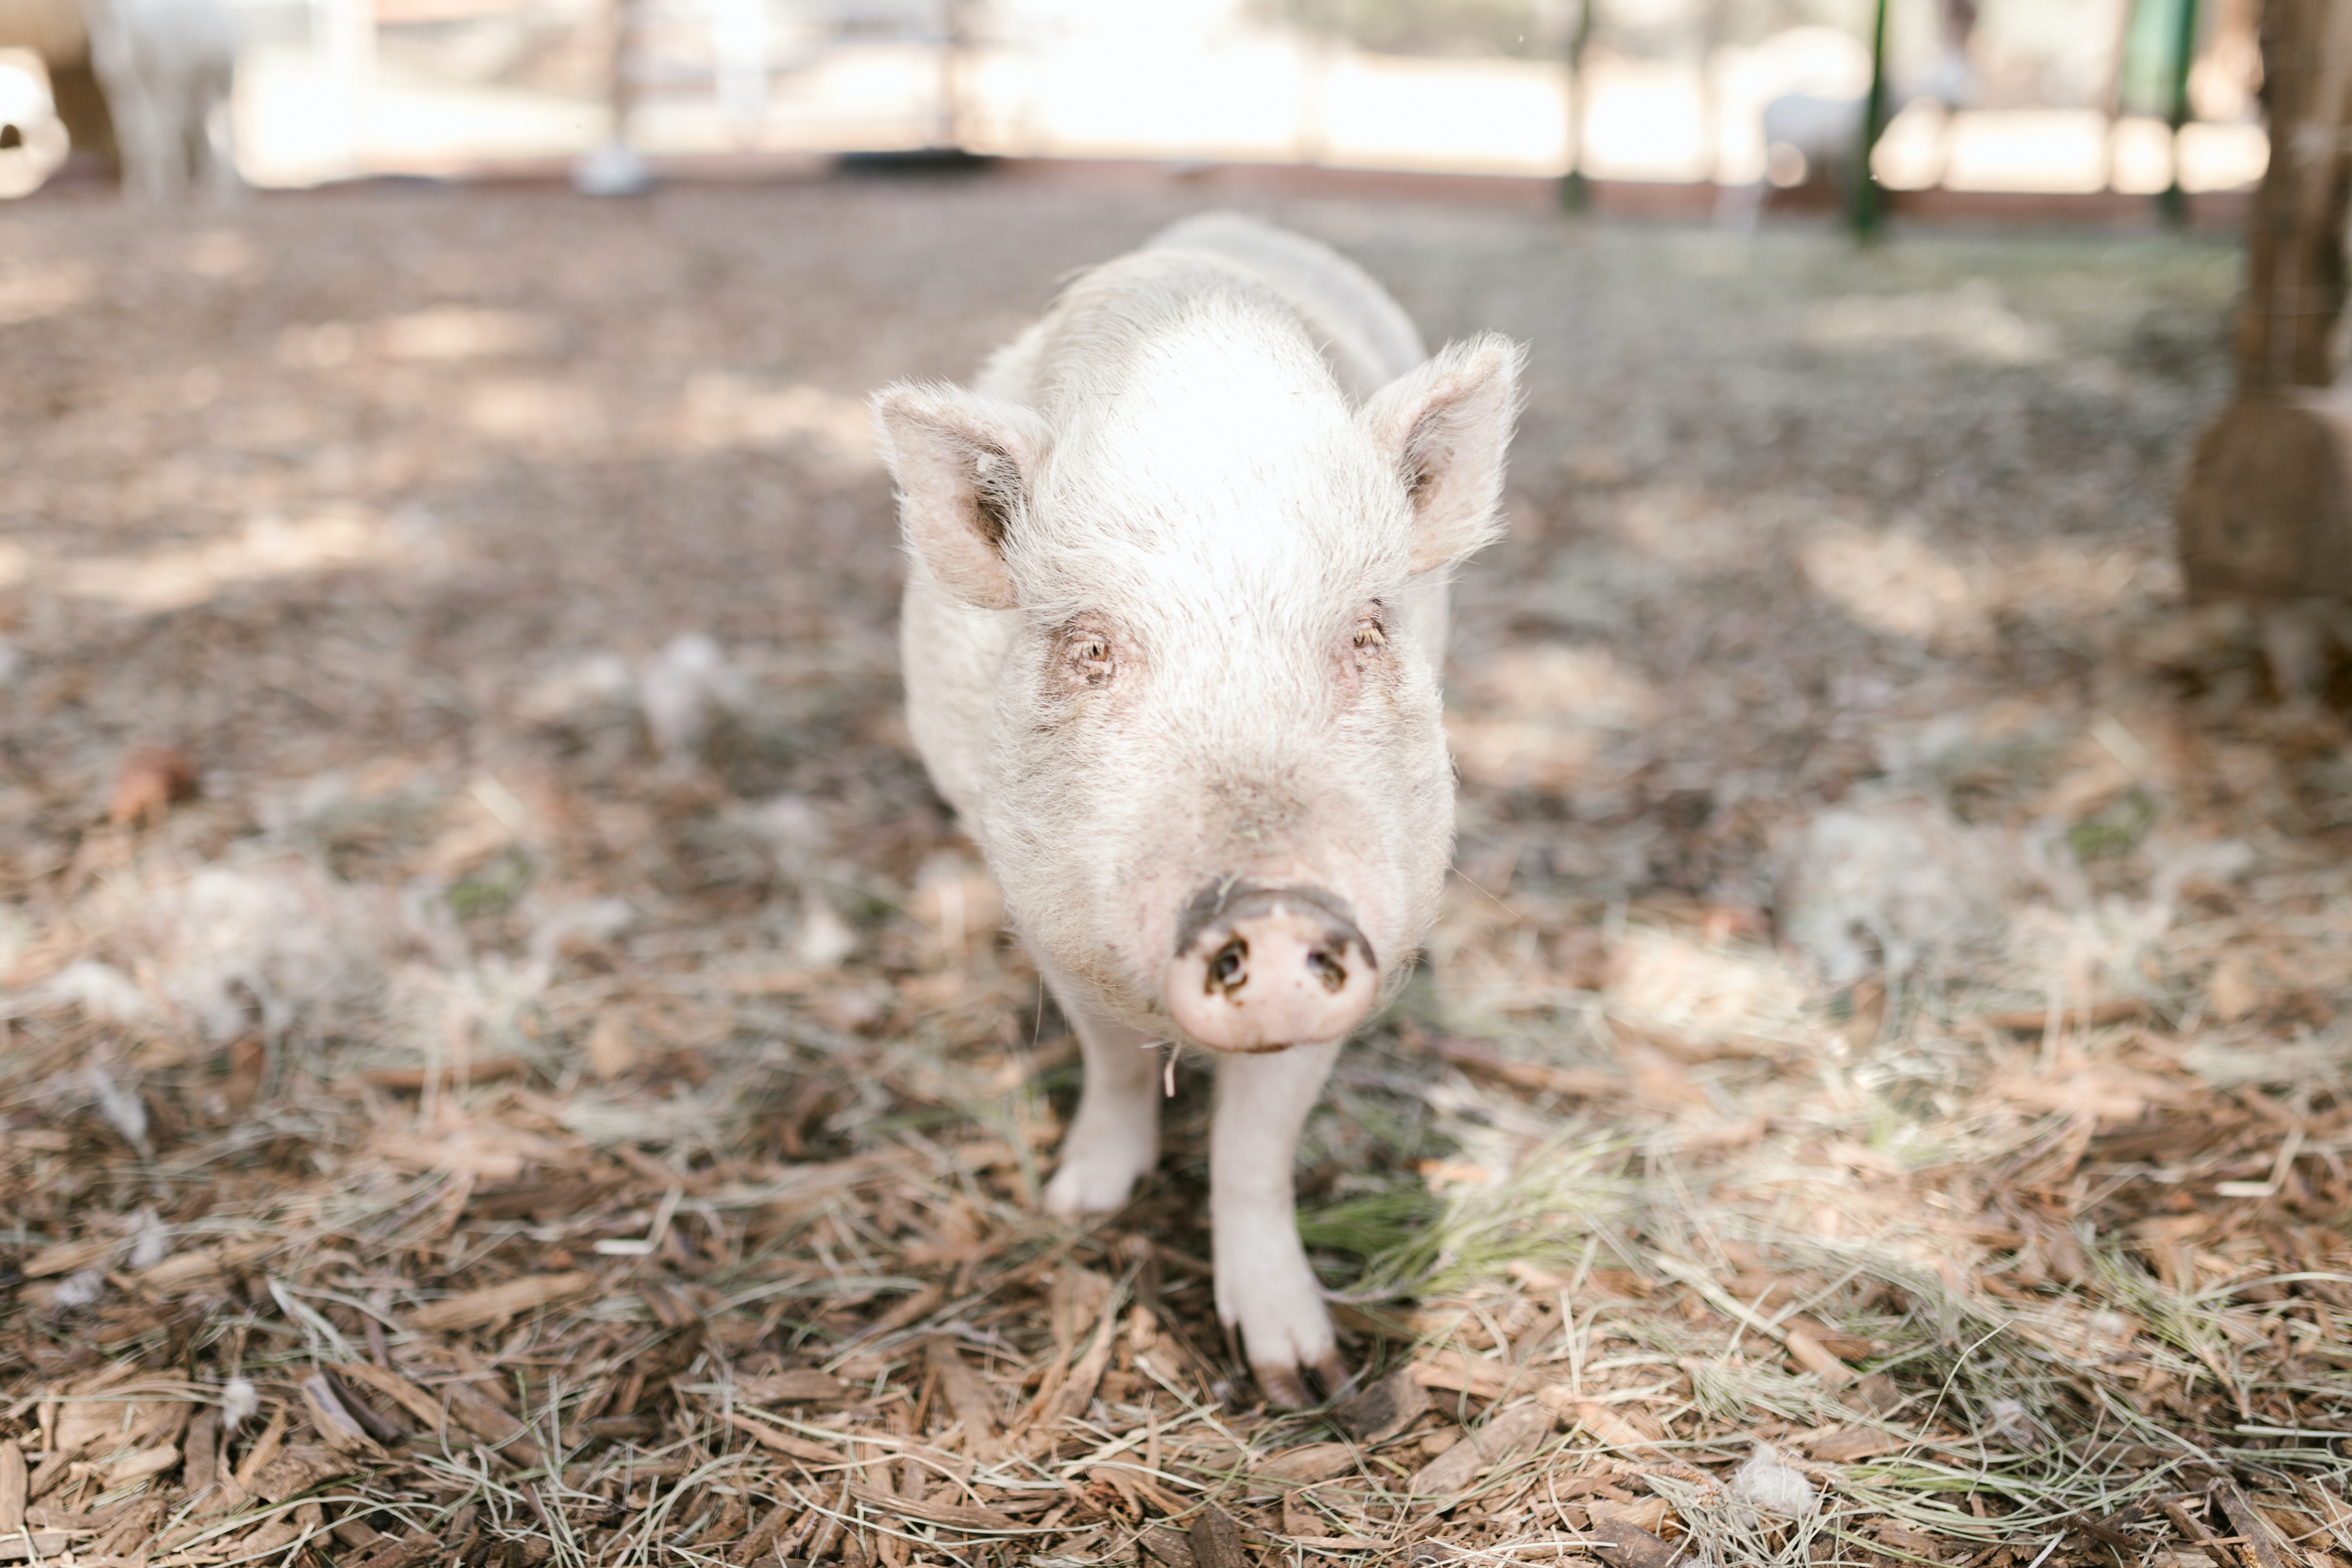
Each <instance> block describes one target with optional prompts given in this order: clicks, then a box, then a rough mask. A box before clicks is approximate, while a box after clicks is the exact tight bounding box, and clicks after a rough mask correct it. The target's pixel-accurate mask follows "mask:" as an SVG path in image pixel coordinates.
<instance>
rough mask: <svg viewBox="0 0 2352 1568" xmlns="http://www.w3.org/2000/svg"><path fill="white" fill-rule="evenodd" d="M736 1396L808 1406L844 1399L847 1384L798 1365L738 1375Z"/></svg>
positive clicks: (756, 1402) (761, 1402)
mask: <svg viewBox="0 0 2352 1568" xmlns="http://www.w3.org/2000/svg"><path fill="white" fill-rule="evenodd" d="M735 1397H736V1398H738V1399H742V1400H748V1401H750V1402H751V1404H754V1405H807V1404H812V1403H815V1402H818V1401H824V1400H835V1399H847V1398H848V1397H850V1387H849V1385H848V1384H845V1383H844V1382H842V1381H841V1379H839V1378H837V1377H835V1376H834V1375H833V1373H829V1372H819V1371H817V1370H816V1369H815V1368H814V1367H800V1368H796V1369H794V1370H793V1371H791V1372H772V1373H766V1374H764V1375H762V1376H759V1377H739V1378H737V1379H736V1380H735ZM958 1414H959V1415H961V1411H959V1412H958Z"/></svg>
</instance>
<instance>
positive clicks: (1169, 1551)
mask: <svg viewBox="0 0 2352 1568" xmlns="http://www.w3.org/2000/svg"><path fill="white" fill-rule="evenodd" d="M1135 1543H1136V1545H1138V1546H1139V1547H1141V1548H1142V1549H1143V1554H1144V1555H1145V1556H1146V1557H1149V1558H1150V1559H1151V1560H1152V1561H1153V1562H1154V1563H1159V1564H1160V1568H1200V1565H1199V1563H1197V1562H1196V1561H1195V1560H1194V1558H1193V1556H1192V1542H1189V1541H1186V1540H1185V1539H1184V1538H1183V1537H1182V1536H1181V1535H1179V1534H1177V1533H1176V1531H1172V1530H1171V1529H1169V1528H1168V1527H1167V1526H1166V1525H1164V1524H1155V1525H1153V1526H1152V1527H1151V1528H1150V1530H1147V1531H1144V1532H1143V1533H1142V1534H1141V1535H1139V1536H1138V1537H1136V1541H1135Z"/></svg>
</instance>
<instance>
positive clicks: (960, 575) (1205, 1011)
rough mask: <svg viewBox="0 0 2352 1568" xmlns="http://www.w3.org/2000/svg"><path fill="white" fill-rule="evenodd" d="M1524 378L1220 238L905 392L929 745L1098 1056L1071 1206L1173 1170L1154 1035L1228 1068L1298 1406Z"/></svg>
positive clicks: (902, 457) (1250, 228)
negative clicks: (1332, 1106)
mask: <svg viewBox="0 0 2352 1568" xmlns="http://www.w3.org/2000/svg"><path fill="white" fill-rule="evenodd" d="M1520 361H1521V353H1520V350H1519V349H1518V347H1517V345H1516V344H1514V343H1512V342H1509V341H1508V340H1507V339H1505V338H1502V337H1499V336H1496V335H1493V334H1486V335H1481V336H1479V337H1476V338H1474V339H1471V340H1470V341H1468V342H1461V343H1456V344H1454V345H1453V346H1451V347H1449V348H1447V349H1445V350H1444V352H1442V353H1439V354H1437V355H1436V356H1435V357H1434V358H1431V359H1426V360H1424V358H1423V351H1422V348H1421V342H1420V339H1419V337H1418V335H1417V334H1416V333H1415V332H1414V331H1413V328H1412V322H1411V321H1409V320H1408V319H1407V318H1406V317H1405V314H1404V312H1403V311H1402V310H1400V309H1399V308H1398V307H1397V305H1396V303H1395V302H1394V301H1393V300H1391V299H1390V298H1389V297H1388V296H1387V294H1385V293H1384V292H1382V291H1381V288H1380V286H1379V285H1378V284H1376V283H1374V282H1373V281H1372V280H1371V279H1370V278H1369V277H1367V276H1366V275H1365V274H1364V273H1363V272H1361V271H1360V270H1359V269H1358V268H1356V267H1354V266H1353V265H1351V264H1350V263H1349V262H1347V261H1345V260H1343V259H1341V258H1339V257H1338V256H1336V255H1334V254H1333V253H1332V252H1330V251H1328V250H1327V249H1325V248H1324V247H1321V246H1318V245H1316V244H1313V243H1312V242H1310V241H1307V240H1305V239H1301V238H1299V237H1297V236H1295V235H1291V234H1287V233H1285V232H1283V231H1281V230H1279V229H1275V228H1271V227H1268V226H1264V225H1262V224H1257V223H1254V222H1251V221H1250V220H1248V219H1245V218H1241V217H1235V216H1207V217H1201V218H1195V219H1192V220H1191V221H1188V222H1185V223H1181V224H1178V225H1177V226H1175V227H1173V228H1171V229H1169V230H1168V231H1167V232H1165V233H1163V234H1161V235H1160V236H1159V237H1157V238H1156V239H1154V240H1152V241H1151V242H1150V244H1149V245H1148V246H1146V247H1144V248H1143V249H1141V250H1139V251H1137V252H1134V253H1133V254H1131V255H1129V256H1126V257H1123V258H1119V259H1118V260H1116V261H1112V262H1109V263H1108V264H1106V265H1104V266H1102V267H1098V268H1095V269H1093V270H1092V271H1090V272H1088V273H1087V274H1085V275H1084V276H1083V277H1081V278H1080V279H1077V280H1076V282H1074V283H1072V284H1071V285H1070V287H1069V288H1068V289H1066V290H1065V292H1064V293H1063V294H1062V296H1061V297H1060V298H1059V299H1058V300H1056V301H1055V304H1054V305H1053V307H1052V308H1051V309H1050V310H1047V312H1046V313H1045V317H1044V318H1043V319H1042V320H1040V321H1037V322H1036V323H1035V324H1034V325H1033V326H1031V327H1030V328H1029V329H1028V330H1027V331H1024V332H1023V333H1022V334H1021V336H1020V337H1019V338H1017V339H1016V340H1014V341H1013V342H1012V343H1011V344H1010V345H1009V346H1007V347H1006V348H1004V349H1003V350H1001V351H999V352H998V353H997V354H996V355H995V356H994V357H993V358H992V359H991V360H990V361H989V363H988V365H987V367H986V369H985V370H984V371H983V372H982V375H981V377H980V380H979V383H978V384H977V386H976V387H975V388H974V389H973V390H971V391H965V390H963V389H961V388H958V387H954V386H949V385H940V384H898V385H895V386H891V387H888V388H886V389H885V390H883V391H882V392H880V393H879V394H877V395H876V398H875V407H876V411H877V416H878V421H879V425H880V428H881V435H882V445H883V448H884V452H885V455H886V456H887V458H888V460H889V462H890V466H891V471H892V473H893V474H894V475H895V476H896V478H897V479H898V498H899V511H900V517H901V519H902V521H903V523H904V526H905V531H906V537H907V542H908V551H909V553H910V555H911V556H912V562H911V564H910V568H909V571H908V584H907V592H906V600H905V605H904V618H903V622H902V628H901V637H902V652H903V656H904V660H905V667H906V681H907V707H908V720H909V723H910V726H911V728H912V730H913V731H914V736H915V742H916V745H917V746H918V748H919V750H920V751H921V752H922V755H923V760H924V762H925V763H926V764H927V765H928V766H929V769H930V773H931V777H932V778H933V780H934V781H935V782H936V783H937V784H938V785H939V787H940V793H941V794H942V795H945V796H946V797H947V799H948V801H949V803H950V805H953V806H954V807H955V809H956V811H957V812H958V813H959V815H960V816H961V818H962V820H963V822H964V825H965V826H966V827H967V828H968V830H969V831H970V832H971V835H972V836H973V837H974V838H975V839H976V840H977V841H978V842H979V844H980V846H981V847H982V851H983V852H984V853H985V854H986V856H987V858H988V863H989V866H990V868H991V869H992V871H993V872H994V873H995V875H996V878H997V880H998V882H999V883H1000V884H1001V885H1002V887H1003V891H1004V897H1005V904H1006V908H1007V910H1009V911H1010V913H1011V916H1012V919H1013V924H1014V926H1015V928H1016V929H1017V930H1018V931H1019V932H1020V934H1021V936H1022V939H1023V940H1024V942H1026V944H1027V945H1028V947H1029V949H1030V951H1031V952H1032V953H1033V954H1034V957H1035V959H1036V962H1037V965H1038V968H1039V969H1040V971H1041V972H1042V973H1044V975H1045V979H1046V981H1047V983H1048V984H1051V985H1052V986H1053V988H1054V994H1055V998H1056V999H1057V1000H1058V1001H1059V1002H1060V1004H1061V1006H1062V1010H1063V1012H1064V1013H1065V1014H1066V1016H1068V1018H1069V1020H1070V1023H1071V1026H1072V1027H1073V1028H1074V1029H1076V1032H1077V1036H1078V1039H1079V1043H1080V1045H1081V1046H1082V1047H1083V1049H1084V1056H1085V1061H1086V1087H1085V1089H1084V1092H1083V1093H1082V1095H1081V1097H1080V1099H1079V1102H1078V1111H1077V1117H1076V1121H1074V1122H1073V1123H1072V1125H1071V1128H1070V1131H1069V1136H1068V1137H1067V1139H1066V1141H1065V1142H1064V1143H1063V1146H1062V1157H1061V1164H1060V1168H1059V1170H1058V1172H1057V1173H1055V1177H1054V1179H1053V1181H1052V1183H1051V1184H1049V1185H1048V1186H1047V1187H1046V1189H1045V1205H1046V1207H1047V1208H1048V1209H1050V1210H1052V1211H1053V1212H1054V1213H1055V1214H1057V1215H1064V1216H1067V1217H1073V1218H1074V1217H1076V1216H1078V1215H1085V1214H1088V1213H1094V1212H1099V1211H1102V1210H1107V1209H1113V1208H1117V1207H1118V1205H1121V1204H1123V1203H1125V1202H1126V1201H1127V1198H1128V1194H1129V1191H1130V1190H1131V1189H1132V1188H1133V1186H1134V1184H1135V1183H1136V1181H1137V1179H1138V1178H1139V1177H1140V1176H1142V1175H1143V1174H1144V1173H1147V1172H1149V1171H1150V1169H1151V1167H1152V1164H1153V1163H1154V1162H1155V1161H1156V1160H1157V1158H1158V1155H1159V1094H1158V1076H1159V1075H1158V1070H1157V1068H1158V1061H1157V1058H1156V1057H1155V1055H1154V1054H1153V1052H1152V1050H1151V1049H1150V1047H1152V1046H1154V1045H1155V1044H1158V1043H1160V1042H1170V1041H1173V1042H1181V1043H1184V1044H1190V1045H1194V1046H1201V1047H1208V1048H1209V1049H1211V1050H1213V1051H1215V1052H1218V1053H1221V1055H1222V1059H1221V1060H1220V1062H1219V1065H1218V1069H1217V1092H1216V1109H1215V1117H1214V1123H1213V1131H1212V1133H1211V1152H1210V1211H1211V1229H1212V1233H1213V1238H1214V1247H1215V1261H1216V1271H1217V1279H1216V1298H1217V1311H1218V1315H1219V1316H1220V1317H1221V1318H1222V1319H1223V1321H1224V1322H1225V1323H1226V1324H1228V1325H1229V1326H1232V1327H1234V1328H1238V1329H1239V1331H1240V1332H1241V1335H1242V1339H1243V1342H1244V1345H1245V1347H1246V1349H1247V1352H1248V1355H1249V1359H1250V1364H1251V1367H1252V1369H1253V1370H1254V1371H1255V1373H1256V1376H1257V1379H1258V1383H1259V1385H1260V1387H1261V1388H1262V1389H1263V1390H1264V1391H1265V1394H1266V1395H1267V1396H1268V1397H1269V1398H1271V1399H1273V1400H1274V1401H1276V1402H1277V1403H1280V1404H1286V1405H1298V1404H1303V1403H1305V1402H1306V1401H1307V1386H1306V1384H1305V1382H1304V1381H1303V1379H1302V1377H1301V1372H1302V1370H1312V1371H1313V1372H1314V1373H1316V1374H1317V1375H1318V1377H1319V1378H1320V1379H1321V1380H1322V1382H1323V1384H1324V1385H1325V1388H1326V1390H1327V1391H1328V1392H1334V1393H1336V1392H1337V1391H1338V1389H1339V1387H1340V1385H1341V1384H1343V1383H1344V1382H1345V1380H1346V1373H1345V1369H1344V1368H1343V1366H1342V1364H1341V1363H1340V1360H1339V1352H1338V1346H1337V1343H1336V1342H1335V1340H1334V1338H1333V1336H1332V1331H1331V1323H1330V1319H1329V1317H1328V1314H1327V1313H1326V1311H1325V1310H1324V1307H1323V1301H1322V1297H1321V1293H1320V1291H1319V1290H1318V1287H1317V1285H1316V1281H1315V1276H1314V1273H1313V1271H1312V1270H1311V1269H1310V1268H1309V1267H1308V1265H1307V1255H1306V1251H1305V1248H1304V1247H1301V1246H1300V1244H1299V1239H1298V1231H1297V1217H1296V1212H1295V1205H1294V1202H1293V1196H1292V1187H1291V1166H1292V1161H1293V1157H1294V1155H1295V1152H1296V1149H1297V1138H1298V1131H1299V1129H1300V1127H1301V1126H1302V1124H1303V1123H1304V1122H1305V1120H1306V1117H1307V1110H1309V1108H1310V1107H1311V1105H1312V1104H1313V1101H1314V1100H1315V1097H1316V1096H1317V1095H1318V1093H1319V1092H1320V1091H1321V1089H1322V1086H1323V1080H1324V1079H1325V1078H1326V1077H1327V1076H1328V1073H1329V1072H1330V1069H1331V1064H1332V1062H1333V1060H1334V1058H1336V1057H1337V1055H1338V1053H1339V1044H1340V1041H1341V1040H1342V1039H1343V1038H1344V1037H1346V1036H1347V1035H1348V1033H1349V1031H1350V1030H1352V1029H1353V1028H1355V1027H1356V1026H1357V1025H1359V1024H1360V1023H1361V1022H1362V1021H1363V1020H1364V1018H1365V1017H1366V1016H1369V1015H1370V1012H1371V1010H1372V1009H1373V1007H1374V1006H1375V1005H1378V1004H1379V1003H1380V1002H1381V1001H1383V1000H1385V999H1387V998H1390V997H1392V996H1393V995H1394V994H1396V992H1397V991H1398V989H1399V988H1400V987H1401V986H1402V984H1403V982H1404V979H1405V976H1406V973H1407V971H1408V969H1409V968H1410V966H1411V963H1412V956H1413V954H1414V952H1415V951H1416V950H1417V949H1418V948H1419V946H1420V943H1421V941H1422V938H1423V935H1424V934H1425V933H1426V931H1428V928H1429V924H1430V921H1431V920H1432V918H1433V915H1434V913H1435V911H1436V907H1437V900H1438V895H1439V891H1440V889H1441V886H1442V884H1443V880H1444V872H1445V867H1446V862H1447V858H1448V854H1449V851H1450V850H1451V847H1452V843H1453V833H1454V774H1453V766H1452V763H1451V762H1450V760H1449V759H1448V757H1447V755H1446V751H1445V738H1444V731H1443V729H1442V728H1441V727H1440V722H1439V699H1438V666H1439V663H1440V661H1441V658H1442V657H1443V652H1444V643H1445V629H1446V578H1447V574H1448V573H1449V572H1450V571H1451V570H1452V569H1453V568H1454V566H1456V565H1458V564H1459V563H1461V562H1462V561H1463V560H1465V558H1466V557H1468V556H1469V555H1470V554H1471V553H1472V552H1475V551H1476V550H1477V549H1479V547H1480V546H1482V545H1484V544H1486V542H1488V541H1490V540H1491V539H1493V538H1494V537H1495V535H1496V531H1497V529H1498V526H1499V523H1498V521H1497V505H1496V502H1497V499H1498V497H1499V495H1500V492H1501V488H1502V473H1503V453H1504V448H1505V447H1506V446H1507V444H1508V442H1509V439H1510V434H1511V426H1512V422H1513V420H1514V418H1515V416H1516V413H1517V400H1518V374H1519V367H1520Z"/></svg>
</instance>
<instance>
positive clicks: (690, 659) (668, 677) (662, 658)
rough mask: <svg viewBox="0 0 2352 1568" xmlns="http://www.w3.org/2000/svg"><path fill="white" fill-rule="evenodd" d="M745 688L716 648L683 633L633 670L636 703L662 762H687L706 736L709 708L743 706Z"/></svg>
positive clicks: (694, 634) (700, 637) (697, 636)
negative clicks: (635, 677) (641, 709)
mask: <svg viewBox="0 0 2352 1568" xmlns="http://www.w3.org/2000/svg"><path fill="white" fill-rule="evenodd" d="M749 691H750V689H749V687H748V685H747V684H746V683H745V681H744V679H743V676H742V672H741V671H740V670H737V669H735V668H732V667H731V666H730V665H729V664H728V662H727V656H726V655H725V654H723V653H721V652H720V651H719V645H718V644H717V643H715V642H713V641H711V640H710V639H709V637H705V636H703V635H702V634H701V633H700V632H688V633H686V634H685V635H683V636H681V637H674V638H672V639H671V641H670V643H669V646H668V647H665V648H663V649H662V650H661V652H659V653H657V654H656V655H654V657H653V658H649V659H647V660H646V662H645V663H644V664H643V665H642V666H640V667H639V668H638V670H637V702H638V704H639V705H640V706H641V707H643V708H644V710H645V713H646V729H647V730H649V731H652V732H653V738H654V747H655V749H656V750H657V751H658V752H661V755H662V760H663V761H664V762H667V763H684V762H690V761H692V760H693V759H694V757H695V756H696V754H697V753H698V752H700V751H701V750H702V742H704V741H706V740H707V739H709V734H710V720H711V716H712V711H711V710H713V709H723V710H727V711H730V712H732V711H736V710H740V709H741V708H742V706H743V704H744V700H745V699H746V698H747V697H748V695H749Z"/></svg>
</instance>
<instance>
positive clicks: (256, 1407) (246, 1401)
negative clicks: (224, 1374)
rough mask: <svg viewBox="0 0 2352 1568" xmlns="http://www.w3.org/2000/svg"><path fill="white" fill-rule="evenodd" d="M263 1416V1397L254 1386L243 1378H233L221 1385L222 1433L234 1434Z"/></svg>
mask: <svg viewBox="0 0 2352 1568" xmlns="http://www.w3.org/2000/svg"><path fill="white" fill-rule="evenodd" d="M259 1414H261V1395H260V1394H259V1393H258V1392H257V1390H256V1389H255V1388H254V1386H253V1384H251V1383H249V1382H247V1380H246V1379H244V1378H241V1377H232V1378H230V1379H229V1380H228V1381H227V1382H226V1383H225V1384H222V1385H221V1431H222V1433H223V1434H224V1435H228V1434H233V1433H235V1432H236V1429H237V1428H238V1427H240V1426H244V1425H245V1424H246V1423H247V1422H248V1421H250V1420H252V1419H253V1418H254V1417H255V1416H256V1415H259Z"/></svg>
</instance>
